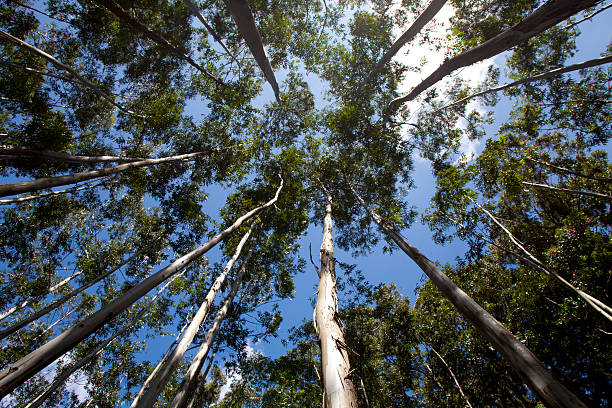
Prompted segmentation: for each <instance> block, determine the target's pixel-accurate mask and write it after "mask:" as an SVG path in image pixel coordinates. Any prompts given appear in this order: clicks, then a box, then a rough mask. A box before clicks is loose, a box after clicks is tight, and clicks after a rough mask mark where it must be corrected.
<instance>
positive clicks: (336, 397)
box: [315, 192, 357, 408]
mask: <svg viewBox="0 0 612 408" xmlns="http://www.w3.org/2000/svg"><path fill="white" fill-rule="evenodd" d="M326 194H327V197H326V199H327V201H326V203H325V219H324V221H323V240H322V243H321V255H320V257H321V268H320V272H319V291H318V295H317V305H316V307H315V313H316V328H317V336H318V338H319V345H320V347H321V367H322V380H323V388H324V392H325V408H349V407H355V408H356V407H357V393H356V391H355V386H354V385H353V382H352V381H351V380H350V379H349V378H348V377H349V375H350V372H351V367H350V363H349V358H348V350H347V347H346V342H345V340H344V332H343V329H342V323H341V322H340V319H339V318H338V293H337V288H336V271H335V259H334V243H333V231H332V197H331V195H329V193H327V192H326Z"/></svg>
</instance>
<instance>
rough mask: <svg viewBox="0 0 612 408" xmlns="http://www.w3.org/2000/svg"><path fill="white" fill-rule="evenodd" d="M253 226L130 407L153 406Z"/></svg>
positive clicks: (203, 318) (196, 331) (205, 315)
mask: <svg viewBox="0 0 612 408" xmlns="http://www.w3.org/2000/svg"><path fill="white" fill-rule="evenodd" d="M253 226H254V225H253ZM253 226H251V228H250V229H249V231H248V232H247V233H246V234H244V236H243V237H242V239H241V240H240V243H239V244H238V246H237V247H236V251H235V252H234V255H233V256H232V257H231V258H230V260H229V261H227V264H226V265H225V268H223V272H221V274H219V276H218V277H217V279H215V281H214V283H213V284H212V286H211V288H210V290H209V291H208V293H207V294H206V298H205V299H204V301H203V302H202V304H201V305H200V308H199V309H198V311H197V312H196V314H195V316H194V317H193V319H191V323H190V324H189V327H188V328H187V330H186V331H185V334H184V335H183V338H182V339H181V340H180V341H179V343H178V344H177V345H176V347H175V348H174V350H172V354H170V357H169V358H168V361H167V362H166V363H165V364H164V365H163V366H162V367H161V368H160V370H159V372H158V373H157V374H156V375H155V377H154V378H153V379H152V380H151V382H150V384H149V388H148V389H147V391H146V392H145V393H144V395H143V396H142V398H136V399H134V402H132V405H131V407H134V408H137V407H139V408H142V407H151V406H153V404H154V403H155V401H156V400H157V397H158V395H159V394H160V393H161V392H162V391H163V389H164V387H165V386H166V383H167V382H168V380H169V379H170V377H171V376H172V374H173V373H174V370H176V367H178V365H179V363H180V362H181V360H182V359H183V356H184V355H185V352H186V351H187V348H188V347H189V346H190V345H191V342H192V341H193V339H194V337H195V336H196V334H198V331H199V330H200V326H201V325H202V322H203V321H204V320H206V317H208V312H209V311H210V307H211V306H212V303H213V301H214V300H215V296H216V295H217V292H218V291H219V289H221V285H222V284H223V282H225V278H226V277H227V274H228V273H229V271H230V270H231V269H232V266H233V265H234V262H236V260H237V259H238V257H239V256H240V252H242V248H243V247H244V244H245V243H246V242H247V240H248V239H249V236H250V235H251V232H252V231H253Z"/></svg>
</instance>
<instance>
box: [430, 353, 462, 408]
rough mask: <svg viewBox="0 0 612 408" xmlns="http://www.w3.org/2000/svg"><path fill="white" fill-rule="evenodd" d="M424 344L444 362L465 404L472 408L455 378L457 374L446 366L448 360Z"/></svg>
mask: <svg viewBox="0 0 612 408" xmlns="http://www.w3.org/2000/svg"><path fill="white" fill-rule="evenodd" d="M423 343H424V344H425V345H426V346H427V347H429V349H430V350H431V351H433V353H434V354H435V355H436V356H437V357H438V359H439V360H440V361H441V362H442V364H443V365H444V367H446V369H447V370H448V372H449V373H450V375H451V377H452V378H453V381H454V382H455V385H456V386H457V388H458V389H459V393H460V394H461V396H462V397H463V400H464V401H465V404H466V405H467V406H468V407H470V408H472V404H470V400H469V399H468V397H467V396H466V395H465V393H464V392H463V388H461V384H460V383H459V380H458V379H457V377H455V373H453V370H451V368H450V367H449V365H448V364H446V360H444V357H442V356H441V355H440V353H438V352H437V351H436V349H435V348H433V347H431V346H430V345H429V344H427V342H425V341H423Z"/></svg>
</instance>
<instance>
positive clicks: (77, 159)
mask: <svg viewBox="0 0 612 408" xmlns="http://www.w3.org/2000/svg"><path fill="white" fill-rule="evenodd" d="M5 157H9V158H12V159H14V158H23V157H33V158H36V159H49V160H58V161H62V162H65V163H107V162H119V163H129V162H135V161H142V160H145V159H144V158H142V157H120V156H80V155H74V154H70V153H64V152H54V151H51V150H36V149H30V148H29V147H22V146H0V158H5Z"/></svg>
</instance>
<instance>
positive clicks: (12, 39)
mask: <svg viewBox="0 0 612 408" xmlns="http://www.w3.org/2000/svg"><path fill="white" fill-rule="evenodd" d="M0 38H2V39H3V40H5V41H8V42H11V43H13V44H15V45H17V46H19V47H21V48H24V49H26V50H27V51H28V52H30V53H31V54H34V55H36V56H38V57H41V58H44V59H46V60H47V61H49V62H50V63H51V64H53V65H54V66H55V67H56V68H57V69H60V70H62V71H67V72H69V73H70V74H71V75H73V76H74V77H75V78H76V79H77V80H78V81H79V82H80V83H81V84H82V85H84V86H86V87H87V88H89V89H91V90H92V91H94V92H95V93H96V94H98V96H100V97H101V98H103V99H105V100H106V101H107V102H108V103H110V104H111V105H113V106H114V107H116V108H117V109H119V110H120V111H122V112H125V113H127V114H130V115H134V116H138V117H140V118H142V117H143V116H140V115H138V114H136V113H134V112H133V111H131V110H129V109H127V108H124V107H123V106H121V105H119V104H118V103H117V102H115V100H114V98H112V97H111V96H110V95H108V94H107V93H106V92H104V91H102V90H101V89H100V88H99V87H98V86H97V85H96V84H94V83H93V82H91V81H90V80H89V79H87V78H85V77H83V76H81V75H80V74H79V73H78V72H77V71H76V70H75V69H73V68H71V67H69V66H68V65H66V64H64V63H62V62H60V61H58V60H57V59H55V58H54V57H53V56H52V55H50V54H47V53H46V52H44V51H43V50H41V49H38V48H36V47H34V46H33V45H30V44H28V43H27V42H25V41H23V40H20V39H19V38H17V37H13V36H12V35H10V34H9V33H7V32H4V31H2V30H0Z"/></svg>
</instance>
